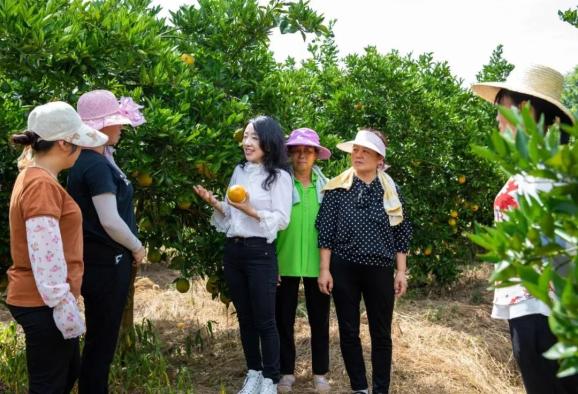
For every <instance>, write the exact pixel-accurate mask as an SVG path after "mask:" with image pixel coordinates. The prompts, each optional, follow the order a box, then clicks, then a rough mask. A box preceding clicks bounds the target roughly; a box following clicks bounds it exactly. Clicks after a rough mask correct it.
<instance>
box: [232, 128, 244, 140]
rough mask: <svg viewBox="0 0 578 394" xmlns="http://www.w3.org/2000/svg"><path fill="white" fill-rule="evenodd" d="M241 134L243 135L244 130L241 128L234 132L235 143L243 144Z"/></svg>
mask: <svg viewBox="0 0 578 394" xmlns="http://www.w3.org/2000/svg"><path fill="white" fill-rule="evenodd" d="M243 134H245V130H243V129H242V128H239V129H237V130H235V132H234V133H233V138H234V139H235V141H237V142H239V143H240V142H243Z"/></svg>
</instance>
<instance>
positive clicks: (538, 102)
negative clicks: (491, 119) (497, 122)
mask: <svg viewBox="0 0 578 394" xmlns="http://www.w3.org/2000/svg"><path fill="white" fill-rule="evenodd" d="M505 97H509V98H510V99H511V100H512V103H513V104H514V105H515V106H516V107H518V108H519V107H520V106H521V105H522V103H524V102H525V101H529V102H530V104H531V105H532V108H533V109H534V113H535V114H536V121H539V120H540V118H541V117H542V115H543V116H544V125H545V126H546V127H549V126H551V125H553V124H554V123H555V122H556V118H558V119H560V123H561V124H567V125H570V126H571V125H572V123H573V122H572V119H570V117H569V116H568V115H566V114H565V113H564V112H563V111H562V110H561V109H560V108H558V107H557V106H555V105H554V104H552V103H550V102H548V101H546V100H543V99H541V98H539V97H536V96H531V95H529V94H524V93H518V92H513V91H511V90H508V89H500V91H499V92H498V94H496V98H495V99H494V104H497V105H499V104H500V102H501V101H502V100H503V99H504V98H505ZM569 138H570V136H569V135H568V133H566V132H565V131H562V132H561V134H560V143H561V144H567V143H568V140H569Z"/></svg>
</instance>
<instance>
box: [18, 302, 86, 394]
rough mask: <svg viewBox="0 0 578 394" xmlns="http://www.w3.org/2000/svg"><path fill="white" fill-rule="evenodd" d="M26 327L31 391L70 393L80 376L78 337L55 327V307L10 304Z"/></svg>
mask: <svg viewBox="0 0 578 394" xmlns="http://www.w3.org/2000/svg"><path fill="white" fill-rule="evenodd" d="M8 309H9V310H10V313H11V314H12V316H13V317H14V319H15V320H16V321H17V322H18V324H20V325H21V326H22V328H23V329H24V335H25V337H26V365H27V367H28V392H29V393H30V394H37V393H38V394H62V393H69V392H70V391H71V390H72V387H73V386H74V383H75V382H76V379H77V378H78V371H79V369H80V353H79V347H78V338H73V339H64V337H63V336H62V333H61V332H60V331H59V330H58V328H57V327H56V324H55V323H54V318H53V316H52V308H49V307H47V306H40V307H20V306H13V305H8Z"/></svg>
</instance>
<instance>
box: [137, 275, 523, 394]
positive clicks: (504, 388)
mask: <svg viewBox="0 0 578 394" xmlns="http://www.w3.org/2000/svg"><path fill="white" fill-rule="evenodd" d="M141 275H142V276H141V277H140V278H138V280H137V291H136V297H135V316H136V318H137V319H149V320H151V321H152V322H153V323H154V325H155V327H157V329H158V332H159V334H160V336H161V338H162V340H163V342H164V343H165V346H166V350H167V353H168V354H170V355H171V356H170V357H171V362H172V363H173V364H179V365H188V366H189V367H190V368H191V369H192V371H194V372H193V376H194V379H195V382H194V387H195V389H196V392H198V393H218V392H220V390H221V389H222V388H225V390H226V391H225V392H227V393H234V392H236V390H238V388H239V386H240V384H241V383H242V379H243V376H244V373H245V363H244V359H243V355H242V350H241V345H240V341H239V337H238V329H237V322H236V317H235V316H234V310H233V308H232V307H230V308H229V310H228V311H227V310H226V308H225V306H224V305H223V304H222V303H220V302H219V301H218V300H215V301H213V300H211V298H210V295H209V294H208V293H207V292H206V291H205V289H204V285H205V284H204V282H203V281H202V280H196V281H193V284H192V288H191V291H190V292H188V293H186V294H180V293H178V292H177V291H176V290H175V289H174V288H173V287H171V286H170V283H171V282H172V280H173V279H174V278H176V277H177V276H178V273H177V272H173V271H170V270H168V269H166V268H163V267H162V266H160V265H150V266H144V267H143V268H142V271H141ZM487 275H488V272H487V269H478V270H476V271H472V272H470V273H468V275H465V276H464V278H463V279H462V281H461V282H460V283H459V284H458V285H456V286H455V287H454V288H452V289H448V290H446V291H445V293H446V294H435V295H434V294H428V295H421V296H419V297H418V296H413V297H407V298H406V299H404V300H402V301H401V302H400V303H398V305H397V306H396V310H395V314H394V331H393V337H394V367H393V373H392V390H391V392H392V393H404V394H405V393H408V394H411V393H420V394H421V393H442V394H443V393H448V394H449V393H460V394H461V393H488V394H495V393H500V394H506V393H522V392H523V390H522V388H521V383H520V381H519V378H518V374H517V372H516V371H515V365H514V362H513V360H512V357H511V347H510V341H509V334H508V332H507V326H506V325H505V324H504V323H503V322H497V321H493V320H491V319H490V318H489V311H490V304H489V299H490V294H488V292H487V291H486V290H485V287H486V282H485V278H486V277H487ZM209 321H210V322H212V323H210V326H211V327H212V330H210V329H209V325H208V324H207V323H208V322H209ZM330 330H331V333H330V334H331V373H330V381H331V382H332V384H333V387H334V391H333V392H335V393H347V392H349V390H348V389H349V383H348V379H347V375H346V373H345V370H344V367H343V361H342V359H341V354H340V352H339V339H338V329H337V322H336V319H335V316H334V315H333V316H332V320H331V327H330ZM211 332H212V334H211ZM308 338H309V327H308V325H307V320H306V316H305V312H304V308H302V307H301V305H300V309H299V311H298V321H297V324H296V341H297V348H298V360H297V367H296V375H297V383H296V385H295V392H296V393H312V392H313V390H312V384H311V378H310V376H311V375H310V369H309V363H310V361H309V360H310V351H309V340H308ZM362 341H363V343H364V348H365V349H366V360H369V359H370V358H369V352H368V351H367V350H369V346H368V344H369V333H368V329H367V324H366V322H362ZM187 347H188V351H187ZM368 369H370V366H369V365H368Z"/></svg>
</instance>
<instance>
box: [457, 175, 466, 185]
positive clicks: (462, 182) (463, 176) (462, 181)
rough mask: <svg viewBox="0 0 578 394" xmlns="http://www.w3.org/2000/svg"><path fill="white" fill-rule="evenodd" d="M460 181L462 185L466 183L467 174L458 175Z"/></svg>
mask: <svg viewBox="0 0 578 394" xmlns="http://www.w3.org/2000/svg"><path fill="white" fill-rule="evenodd" d="M458 183H459V184H460V185H463V184H464V183H466V176H465V175H460V176H459V177H458Z"/></svg>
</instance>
